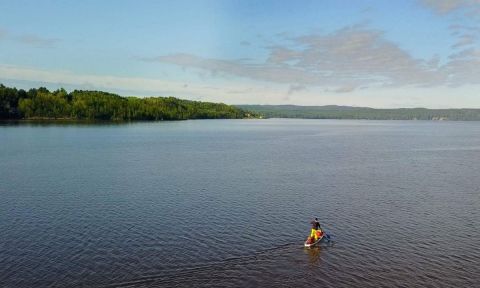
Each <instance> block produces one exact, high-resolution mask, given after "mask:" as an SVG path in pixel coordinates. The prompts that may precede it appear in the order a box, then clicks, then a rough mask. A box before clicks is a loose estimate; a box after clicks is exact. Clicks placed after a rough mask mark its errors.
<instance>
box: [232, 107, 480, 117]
mask: <svg viewBox="0 0 480 288" xmlns="http://www.w3.org/2000/svg"><path fill="white" fill-rule="evenodd" d="M236 106H237V107H238V108H240V109H243V110H247V111H252V112H254V113H258V114H260V115H263V116H264V117H266V118H305V119H369V120H459V121H461V120H465V121H480V109H426V108H399V109H374V108H368V107H351V106H336V105H328V106H296V105H236Z"/></svg>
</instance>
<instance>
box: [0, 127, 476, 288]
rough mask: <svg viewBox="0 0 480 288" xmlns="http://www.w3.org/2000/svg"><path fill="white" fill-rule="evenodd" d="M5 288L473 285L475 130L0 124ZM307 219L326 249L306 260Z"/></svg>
mask: <svg viewBox="0 0 480 288" xmlns="http://www.w3.org/2000/svg"><path fill="white" fill-rule="evenodd" d="M0 144H1V146H0V197H1V200H0V231H1V233H0V286H1V287H79V286H84V287H104V286H113V287H115V286H125V287H172V286H173V287H175V286H180V287H228V286H230V287H240V286H241V287H248V286H262V287H307V286H309V285H315V286H317V287H342V286H351V287H413V286H423V287H474V286H475V285H478V283H480V241H479V240H478V239H480V232H479V231H480V213H479V210H480V188H479V187H480V165H479V163H480V162H479V161H480V123H479V122H427V121H426V122H422V121H405V122H402V121H346V120H343V121H334V120H280V119H270V120H206V121H182V122H156V123H152V122H150V123H135V124H123V125H36V124H21V125H12V124H5V123H4V124H0ZM312 216H318V217H319V218H320V220H321V221H322V223H323V225H324V227H325V228H326V229H327V230H328V231H329V232H330V233H331V234H333V237H332V238H333V239H334V243H333V244H331V245H323V246H322V247H320V248H317V249H311V250H305V249H304V248H303V247H302V246H303V240H304V238H305V237H306V235H307V233H308V231H309V224H308V222H309V221H310V220H311V219H310V218H311V217H312Z"/></svg>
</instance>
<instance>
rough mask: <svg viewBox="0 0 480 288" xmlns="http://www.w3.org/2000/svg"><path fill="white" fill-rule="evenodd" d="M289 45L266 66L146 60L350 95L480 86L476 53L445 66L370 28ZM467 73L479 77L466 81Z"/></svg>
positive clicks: (186, 58) (462, 42)
mask: <svg viewBox="0 0 480 288" xmlns="http://www.w3.org/2000/svg"><path fill="white" fill-rule="evenodd" d="M288 41H290V42H289V44H287V45H283V46H271V47H267V49H268V53H269V56H268V58H267V59H265V60H264V61H263V62H261V61H260V62H252V61H251V60H248V61H247V60H227V59H215V58H204V57H200V56H196V55H193V54H171V55H163V56H158V57H152V58H143V59H142V60H143V61H148V62H160V63H164V64H165V63H166V64H174V65H178V66H181V67H184V68H195V69H201V70H205V71H208V72H210V73H211V74H212V75H213V76H216V77H221V76H224V75H230V76H232V75H233V76H237V77H242V78H248V79H253V80H261V81H268V82H273V83H283V84H290V85H297V86H298V87H307V86H320V87H329V88H331V90H333V91H337V92H350V91H353V90H355V89H357V88H359V87H392V86H394V87H398V86H413V87H415V86H417V87H433V86H442V85H450V86H458V85H463V84H480V77H478V75H480V65H478V64H480V63H479V61H480V59H479V57H478V54H477V53H476V52H475V51H476V50H468V51H469V52H468V53H467V52H465V53H463V54H458V55H455V56H452V57H451V58H450V59H449V60H448V62H447V63H445V64H443V65H442V66H440V65H439V59H438V58H437V57H435V56H433V57H432V58H431V59H416V58H414V57H413V56H412V55H411V54H409V53H408V52H407V51H405V50H403V49H401V48H400V47H399V46H398V45H397V44H396V43H394V42H392V41H389V40H387V39H386V38H385V37H384V34H383V32H382V31H379V30H375V29H369V28H368V27H366V26H364V25H356V26H351V27H346V28H343V29H341V30H338V31H336V32H334V33H331V34H327V35H319V34H312V35H305V36H302V37H294V38H288ZM472 44H474V38H473V36H472V37H469V34H462V35H461V37H460V38H459V41H458V43H456V44H455V45H454V46H455V47H456V48H468V47H470V46H471V45H472ZM469 45H470V46H469ZM460 50H461V49H460ZM475 65H478V67H475ZM465 71H468V73H470V74H471V75H476V76H477V77H468V80H467V79H463V78H462V77H463V76H465V73H466V72H465ZM475 79H476V80H475ZM292 87H295V86H292ZM290 90H291V89H290ZM292 91H294V90H292ZM292 91H290V92H292Z"/></svg>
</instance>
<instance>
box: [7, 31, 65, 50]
mask: <svg viewBox="0 0 480 288" xmlns="http://www.w3.org/2000/svg"><path fill="white" fill-rule="evenodd" d="M14 39H15V40H16V41H18V42H20V43H23V44H26V45H30V46H34V47H39V48H51V47H54V46H55V45H56V44H57V43H58V42H59V41H60V39H58V38H44V37H40V36H38V35H34V34H27V35H21V36H18V37H15V38H14Z"/></svg>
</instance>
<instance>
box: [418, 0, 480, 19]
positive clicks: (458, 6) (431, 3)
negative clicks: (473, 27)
mask: <svg viewBox="0 0 480 288" xmlns="http://www.w3.org/2000/svg"><path fill="white" fill-rule="evenodd" d="M420 2H421V3H422V4H423V5H424V6H425V7H427V8H429V9H432V10H433V11H434V12H436V13H438V14H441V15H446V14H449V13H452V12H456V11H462V12H463V13H464V14H465V15H466V16H470V17H479V16H480V0H420Z"/></svg>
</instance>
